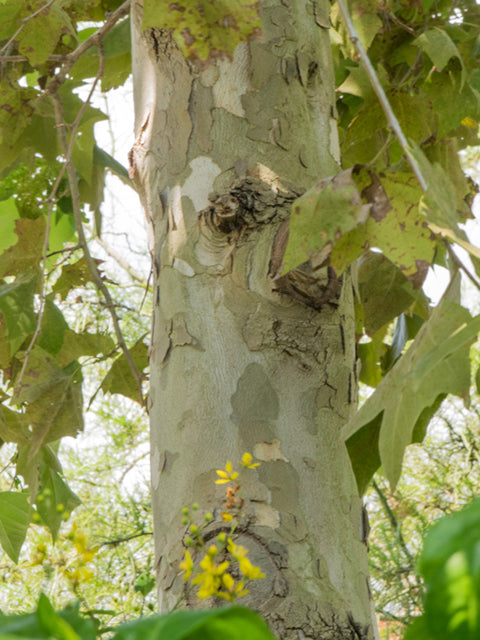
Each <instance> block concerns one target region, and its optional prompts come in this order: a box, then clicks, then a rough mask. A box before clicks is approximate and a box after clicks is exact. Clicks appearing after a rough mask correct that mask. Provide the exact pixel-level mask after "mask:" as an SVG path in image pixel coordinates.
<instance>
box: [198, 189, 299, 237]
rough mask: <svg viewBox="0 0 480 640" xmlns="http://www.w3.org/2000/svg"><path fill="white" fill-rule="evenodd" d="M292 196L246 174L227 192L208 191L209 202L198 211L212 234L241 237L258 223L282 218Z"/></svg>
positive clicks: (262, 223) (287, 211) (286, 212)
mask: <svg viewBox="0 0 480 640" xmlns="http://www.w3.org/2000/svg"><path fill="white" fill-rule="evenodd" d="M296 197H297V194H293V193H288V192H280V191H278V190H275V189H274V188H273V186H272V185H271V184H267V183H266V182H263V181H262V180H259V179H257V178H252V177H248V178H245V179H244V180H243V181H242V182H241V183H239V184H237V185H235V186H233V187H232V188H231V189H230V191H229V192H228V193H211V194H210V195H209V196H208V199H209V200H210V202H211V205H210V206H208V207H207V208H206V209H203V211H201V212H200V218H201V219H203V220H204V221H205V223H206V224H207V226H208V227H209V228H210V230H211V231H213V232H215V233H220V234H222V235H228V236H231V235H236V236H237V237H239V236H244V235H245V234H246V233H249V232H251V231H253V230H254V229H257V228H258V227H260V226H262V225H265V224H268V223H270V222H280V221H282V220H285V219H286V218H287V217H288V215H289V212H290V206H291V203H292V202H293V201H294V200H295V198H296Z"/></svg>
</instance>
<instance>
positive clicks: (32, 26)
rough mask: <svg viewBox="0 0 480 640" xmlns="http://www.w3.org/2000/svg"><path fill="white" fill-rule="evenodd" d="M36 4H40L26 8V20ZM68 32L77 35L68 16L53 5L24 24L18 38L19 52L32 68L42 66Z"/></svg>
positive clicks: (38, 7) (37, 7)
mask: <svg viewBox="0 0 480 640" xmlns="http://www.w3.org/2000/svg"><path fill="white" fill-rule="evenodd" d="M35 4H38V3H31V4H29V5H27V6H26V8H25V9H26V11H24V13H26V15H25V16H24V18H28V17H29V16H30V15H32V13H33V12H32V9H33V6H34V5H35ZM32 5H33V6H32ZM41 6H42V5H41V4H39V6H36V7H35V9H40V8H41ZM67 31H68V32H70V33H71V34H75V31H74V29H73V27H72V24H71V22H70V20H69V18H68V15H67V14H66V13H65V11H63V10H62V9H61V8H60V7H59V6H58V5H57V4H55V3H54V4H51V5H50V6H48V7H46V8H45V9H43V11H41V12H39V13H38V14H37V15H36V16H35V17H34V18H32V19H30V20H28V21H26V22H25V23H24V26H23V29H22V31H21V32H20V34H19V38H18V39H19V44H18V51H19V52H20V53H21V54H23V55H24V56H25V57H26V58H27V59H28V61H29V62H30V64H31V65H32V66H38V65H41V64H42V63H43V62H45V61H46V60H47V58H48V56H49V55H51V54H52V53H53V52H54V51H55V47H56V46H57V42H58V40H59V38H60V36H61V34H62V33H64V32H67Z"/></svg>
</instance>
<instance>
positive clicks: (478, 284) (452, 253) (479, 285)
mask: <svg viewBox="0 0 480 640" xmlns="http://www.w3.org/2000/svg"><path fill="white" fill-rule="evenodd" d="M445 246H446V247H447V252H448V255H449V256H450V258H451V259H452V260H453V262H454V263H455V264H456V265H457V267H458V268H459V269H461V270H462V271H463V272H464V273H465V275H466V276H467V277H468V278H469V279H470V281H471V282H472V283H473V284H474V285H475V286H476V287H477V289H479V290H480V282H478V280H477V279H476V278H475V276H474V275H473V274H472V273H471V272H470V271H469V269H467V267H466V266H465V265H464V264H463V262H462V261H461V260H460V258H459V257H458V256H457V254H456V253H455V251H454V250H453V249H452V246H451V245H450V243H449V242H447V241H446V240H445Z"/></svg>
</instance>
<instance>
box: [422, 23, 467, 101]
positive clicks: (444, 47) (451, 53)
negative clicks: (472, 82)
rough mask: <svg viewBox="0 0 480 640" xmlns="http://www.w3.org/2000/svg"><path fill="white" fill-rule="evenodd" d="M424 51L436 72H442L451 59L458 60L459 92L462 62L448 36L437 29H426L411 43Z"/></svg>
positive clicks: (463, 74)
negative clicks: (459, 71)
mask: <svg viewBox="0 0 480 640" xmlns="http://www.w3.org/2000/svg"><path fill="white" fill-rule="evenodd" d="M412 44H414V45H416V46H417V47H420V49H422V51H424V52H425V53H426V54H427V55H428V57H429V58H430V60H431V61H432V62H433V64H434V65H435V67H436V68H437V70H438V71H442V70H443V68H444V67H445V66H446V65H447V63H448V61H449V60H450V59H451V58H458V60H460V64H461V65H462V84H461V87H460V91H461V90H462V88H463V84H464V82H465V67H464V64H463V60H462V58H461V56H460V54H459V53H458V49H457V47H456V46H455V43H454V42H453V40H452V39H451V38H450V36H449V35H448V34H447V33H446V32H445V31H444V30H443V29H440V28H439V27H435V28H433V29H428V30H427V31H424V32H423V33H422V35H420V36H419V37H418V38H416V39H415V40H414V41H413V43H412Z"/></svg>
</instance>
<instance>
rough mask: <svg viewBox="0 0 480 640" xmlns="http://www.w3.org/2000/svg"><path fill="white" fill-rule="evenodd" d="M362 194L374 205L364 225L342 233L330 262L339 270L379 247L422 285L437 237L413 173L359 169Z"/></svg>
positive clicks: (407, 275) (409, 276)
mask: <svg viewBox="0 0 480 640" xmlns="http://www.w3.org/2000/svg"><path fill="white" fill-rule="evenodd" d="M353 175H354V176H355V179H356V182H357V184H358V188H359V190H361V194H362V197H363V198H364V199H365V200H366V201H368V202H369V203H370V204H371V209H370V214H369V217H368V219H367V221H366V223H365V224H363V225H358V226H357V227H356V228H352V230H351V231H348V232H347V233H345V234H344V235H343V236H339V237H338V238H337V240H336V243H335V245H334V246H333V249H332V253H331V257H330V262H331V265H332V267H333V268H334V269H335V270H336V271H337V273H342V272H343V271H344V270H345V268H346V267H347V266H348V265H349V264H351V263H352V262H353V261H354V260H356V259H357V258H358V257H359V256H361V255H362V254H363V253H365V252H366V250H367V249H368V248H374V247H376V248H378V249H380V250H381V251H382V253H383V254H384V255H385V257H386V258H388V259H389V260H390V261H391V262H393V264H394V265H396V266H397V267H398V268H399V269H400V270H401V271H402V272H403V273H404V274H405V276H406V277H407V278H408V279H409V280H410V282H411V283H412V284H413V286H414V287H415V288H419V287H420V286H421V285H422V283H423V281H424V279H425V277H426V275H427V270H428V266H429V264H431V262H432V260H433V256H434V253H435V249H436V246H437V238H436V237H435V236H434V235H433V234H432V233H431V231H430V229H429V228H428V225H427V224H426V221H425V218H424V216H423V215H422V214H421V213H420V212H419V211H418V201H419V200H420V198H421V194H422V192H421V189H420V187H419V185H418V182H417V180H416V178H415V176H413V175H412V174H410V173H402V172H400V171H388V172H387V171H385V172H382V173H381V174H379V175H378V176H377V175H376V174H374V173H373V172H371V171H365V170H363V169H360V170H359V171H358V172H357V173H354V174H353Z"/></svg>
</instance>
